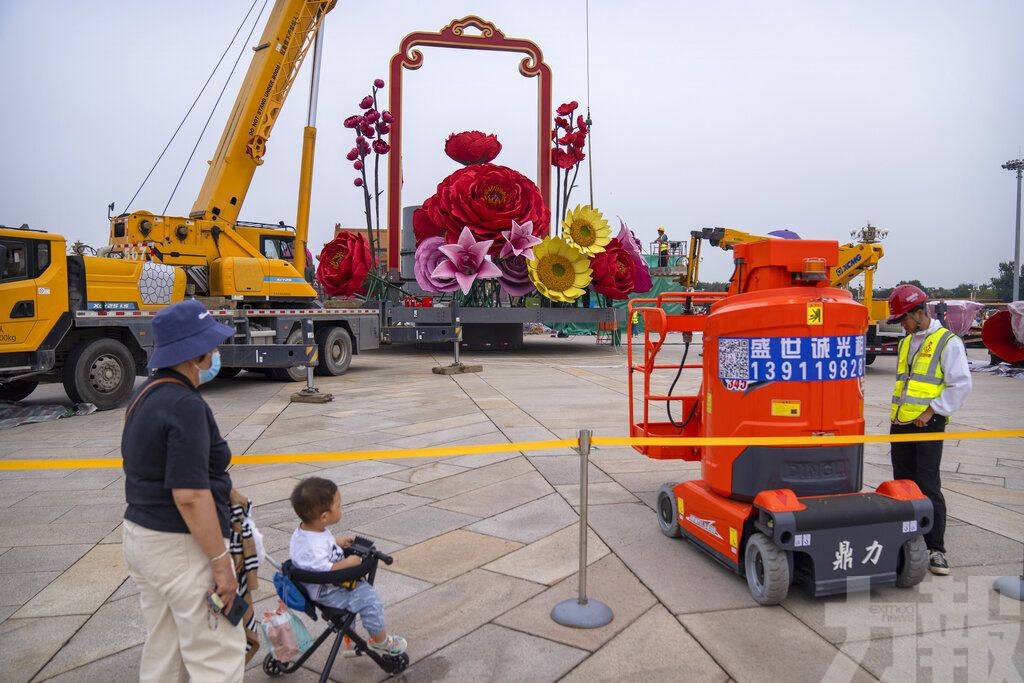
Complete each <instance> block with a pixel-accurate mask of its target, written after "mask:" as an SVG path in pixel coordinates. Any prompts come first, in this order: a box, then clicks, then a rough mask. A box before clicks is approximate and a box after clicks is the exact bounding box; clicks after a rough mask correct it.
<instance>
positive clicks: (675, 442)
mask: <svg viewBox="0 0 1024 683" xmlns="http://www.w3.org/2000/svg"><path fill="white" fill-rule="evenodd" d="M1020 437H1024V429H1003V430H993V431H976V432H926V433H918V434H863V435H847V436H715V437H678V436H648V437H628V436H595V437H592V438H591V439H590V443H592V444H594V445H595V446H834V445H838V444H851V443H906V442H908V441H962V440H965V439H1009V438H1020Z"/></svg>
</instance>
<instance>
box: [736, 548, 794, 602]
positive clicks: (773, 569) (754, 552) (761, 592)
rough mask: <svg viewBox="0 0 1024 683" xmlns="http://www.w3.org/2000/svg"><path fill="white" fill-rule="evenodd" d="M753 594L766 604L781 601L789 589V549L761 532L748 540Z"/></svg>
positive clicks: (749, 584)
mask: <svg viewBox="0 0 1024 683" xmlns="http://www.w3.org/2000/svg"><path fill="white" fill-rule="evenodd" d="M743 564H744V568H745V569H746V574H747V587H748V588H749V589H750V594H751V595H752V596H754V600H757V601H758V602H759V603H761V604H762V605H777V604H779V603H780V602H782V601H783V600H785V599H786V594H787V593H789V580H790V579H789V559H788V558H787V557H786V551H784V550H782V549H781V548H779V546H777V545H775V543H773V542H772V540H771V539H770V538H768V537H767V536H765V535H764V534H762V533H761V532H754V533H753V534H751V535H750V540H748V541H747V550H746V557H745V558H744V560H743Z"/></svg>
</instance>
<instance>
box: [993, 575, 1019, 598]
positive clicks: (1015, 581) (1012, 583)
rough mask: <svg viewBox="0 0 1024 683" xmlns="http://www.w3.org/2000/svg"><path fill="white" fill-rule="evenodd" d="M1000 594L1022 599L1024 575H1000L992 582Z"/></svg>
mask: <svg viewBox="0 0 1024 683" xmlns="http://www.w3.org/2000/svg"><path fill="white" fill-rule="evenodd" d="M992 588H994V589H995V591H996V592H997V593H999V594H1000V595H1005V596H1006V597H1008V598H1013V599H1014V600H1024V597H1022V596H1024V576H1002V577H1000V578H998V579H996V581H995V583H993V584H992Z"/></svg>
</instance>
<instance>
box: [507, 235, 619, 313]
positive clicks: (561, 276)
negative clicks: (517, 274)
mask: <svg viewBox="0 0 1024 683" xmlns="http://www.w3.org/2000/svg"><path fill="white" fill-rule="evenodd" d="M606 225H607V224H606ZM526 268H527V272H528V274H529V276H530V281H531V282H533V284H534V286H535V287H536V288H537V291H538V292H540V293H541V294H542V295H543V296H546V297H547V298H549V299H551V300H552V301H565V302H570V301H575V300H576V299H578V298H579V297H580V296H581V295H582V294H583V288H584V287H586V286H587V285H589V284H590V280H591V278H592V276H593V274H594V271H593V270H591V269H590V259H588V258H587V255H586V254H584V253H583V252H582V251H580V250H579V248H578V247H577V246H576V245H575V244H572V243H571V242H568V241H566V240H564V239H562V238H561V237H545V238H544V241H543V242H541V243H540V244H538V245H537V246H535V247H534V248H533V258H532V259H530V260H529V261H527V262H526Z"/></svg>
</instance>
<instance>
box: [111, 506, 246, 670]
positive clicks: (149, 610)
mask: <svg viewBox="0 0 1024 683" xmlns="http://www.w3.org/2000/svg"><path fill="white" fill-rule="evenodd" d="M225 544H227V541H226V540H225ZM123 548H124V559H125V562H126V563H127V565H128V573H129V575H130V576H131V577H132V580H133V581H135V585H136V586H138V588H139V600H140V602H141V603H142V616H143V619H144V620H145V622H146V644H145V645H144V646H143V647H142V664H141V667H140V671H139V680H140V681H141V682H149V681H152V682H153V683H173V682H174V681H181V682H182V683H184V682H185V681H189V680H191V681H192V682H193V683H207V681H209V683H223V682H225V681H239V682H240V681H241V680H242V675H243V673H244V672H245V633H244V632H243V630H242V625H241V624H239V625H237V626H232V625H231V624H230V623H228V621H227V619H225V618H223V617H221V616H217V617H216V621H215V622H214V623H216V625H217V627H216V628H211V627H210V620H209V617H210V613H209V610H208V608H207V603H206V594H207V592H208V591H209V590H210V589H211V588H212V587H213V572H212V571H211V570H210V562H209V560H208V559H207V557H206V555H205V553H203V551H202V548H200V547H199V544H198V543H196V541H195V539H194V538H193V537H192V534H173V533H167V532H163V531H153V530H152V529H147V528H145V527H141V526H139V525H138V524H133V523H132V522H129V521H128V520H125V522H124V546H123Z"/></svg>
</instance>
